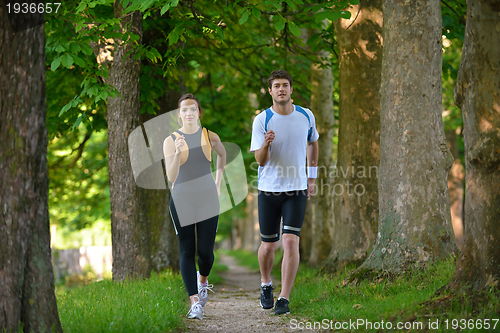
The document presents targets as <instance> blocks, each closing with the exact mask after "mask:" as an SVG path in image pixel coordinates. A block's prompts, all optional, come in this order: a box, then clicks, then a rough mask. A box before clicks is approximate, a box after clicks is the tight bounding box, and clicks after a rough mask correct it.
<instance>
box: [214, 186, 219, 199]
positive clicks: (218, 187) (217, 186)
mask: <svg viewBox="0 0 500 333" xmlns="http://www.w3.org/2000/svg"><path fill="white" fill-rule="evenodd" d="M215 187H217V197H219V198H220V184H218V185H215Z"/></svg>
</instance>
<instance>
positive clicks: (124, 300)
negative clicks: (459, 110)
mask: <svg viewBox="0 0 500 333" xmlns="http://www.w3.org/2000/svg"><path fill="white" fill-rule="evenodd" d="M56 296H57V306H58V309H59V316H60V319H61V324H62V327H63V329H64V331H65V332H89V330H91V331H92V332H134V333H135V332H168V331H173V330H176V329H178V328H182V327H183V324H182V318H183V317H184V316H185V314H186V313H187V311H188V302H187V299H188V298H187V295H186V290H185V288H184V285H183V283H182V279H181V277H180V275H178V274H176V275H174V274H172V273H171V272H167V273H162V274H155V273H152V275H151V278H150V279H148V280H143V281H126V282H119V283H116V282H113V281H111V280H103V281H100V282H96V283H92V284H90V285H88V286H86V287H82V288H75V289H71V290H69V291H67V289H58V290H57V291H56Z"/></svg>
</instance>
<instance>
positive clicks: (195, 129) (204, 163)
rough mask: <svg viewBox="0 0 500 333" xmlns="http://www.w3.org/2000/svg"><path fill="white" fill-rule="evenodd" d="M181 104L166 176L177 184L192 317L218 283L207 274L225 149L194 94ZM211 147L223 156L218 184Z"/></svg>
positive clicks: (174, 203) (176, 217)
mask: <svg viewBox="0 0 500 333" xmlns="http://www.w3.org/2000/svg"><path fill="white" fill-rule="evenodd" d="M178 107H179V110H178V111H177V115H178V120H179V124H181V125H182V127H181V128H179V129H178V130H177V131H175V132H174V133H172V134H171V135H170V136H168V137H167V138H166V139H165V141H164V143H163V153H164V155H165V163H166V170H167V178H168V180H169V182H170V183H171V184H172V191H171V197H170V214H171V216H172V220H173V222H174V226H175V231H176V234H177V237H178V239H179V247H180V266H181V275H182V280H183V281H184V285H185V287H186V291H187V293H188V295H189V298H190V300H191V309H190V310H189V313H188V315H189V318H192V319H193V318H197V319H202V318H203V306H205V304H206V303H207V296H208V290H211V289H210V288H211V287H213V286H212V285H209V284H208V280H207V278H208V275H209V274H210V270H211V269H212V265H213V262H214V253H213V249H214V242H215V234H216V232H217V225H218V219H219V215H218V214H219V195H220V184H221V180H222V177H223V171H224V166H225V164H226V150H225V149H224V146H223V145H222V143H221V140H220V138H219V136H218V135H217V134H215V133H214V132H211V131H208V130H207V129H206V128H204V127H201V126H200V124H199V119H200V117H201V116H202V114H203V110H202V108H201V105H200V102H199V100H198V99H197V98H196V97H195V96H194V95H193V94H185V95H183V96H182V97H181V98H180V99H179V104H178ZM211 149H213V150H214V151H215V152H216V153H217V155H218V157H217V171H216V179H215V182H214V178H213V176H212V173H211V168H210V167H211ZM196 247H197V248H198V267H199V272H198V273H197V272H196V265H195V252H196Z"/></svg>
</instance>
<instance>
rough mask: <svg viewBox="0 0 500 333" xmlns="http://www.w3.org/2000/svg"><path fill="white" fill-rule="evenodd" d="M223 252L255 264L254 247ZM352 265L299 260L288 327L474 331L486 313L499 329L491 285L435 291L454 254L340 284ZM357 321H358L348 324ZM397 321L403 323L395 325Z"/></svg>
mask: <svg viewBox="0 0 500 333" xmlns="http://www.w3.org/2000/svg"><path fill="white" fill-rule="evenodd" d="M228 253H229V254H230V255H233V256H234V257H235V258H237V260H238V262H239V263H240V264H242V265H245V266H247V267H249V268H251V269H255V268H256V267H257V269H258V261H257V256H256V255H255V254H254V253H252V252H244V251H229V252H228ZM280 256H281V255H277V256H276V257H277V259H276V261H275V266H274V268H273V273H274V274H275V277H277V278H279V276H280V275H279V273H278V269H279V268H280V265H279V258H280ZM353 269H354V267H347V268H346V269H344V270H343V271H340V272H337V273H335V274H330V275H328V274H324V273H320V272H319V270H318V269H315V268H311V267H308V266H307V265H305V264H300V267H299V270H298V273H297V277H296V279H295V283H294V287H293V289H292V294H291V296H290V299H291V302H290V310H291V312H292V314H293V317H296V318H297V317H298V318H301V319H300V321H299V320H296V319H291V320H295V321H294V322H292V321H290V328H291V329H299V328H310V329H316V330H322V329H332V330H334V331H343V332H358V331H377V332H379V331H391V332H393V331H397V332H418V331H420V332H425V331H429V332H430V331H432V332H452V331H457V330H460V328H461V330H462V331H467V332H474V331H476V330H477V331H479V330H478V323H481V324H483V325H484V323H485V322H484V319H490V331H491V332H500V321H498V323H497V325H496V328H495V329H493V325H494V324H495V321H494V320H496V319H500V293H499V292H498V291H495V290H491V291H489V292H485V293H482V294H480V295H475V296H474V297H468V298H464V297H462V299H460V297H456V296H453V297H452V296H451V295H449V294H446V293H444V294H442V295H440V296H438V297H436V296H435V292H436V290H438V289H439V288H440V287H442V286H444V285H446V284H447V283H448V282H449V281H450V280H451V278H452V277H453V274H454V272H455V260H454V258H449V259H447V260H445V261H442V262H439V263H435V264H434V265H432V266H430V267H429V268H427V269H425V270H415V271H412V272H408V273H404V274H400V275H397V276H381V277H379V278H375V279H372V280H363V281H360V282H355V283H352V284H345V283H344V282H343V281H344V280H345V278H346V277H347V276H348V274H349V273H350V272H351V271H352V270H353ZM277 292H278V293H279V290H277ZM358 321H359V323H360V325H359V326H353V325H351V323H358ZM382 321H383V323H384V324H382ZM369 323H371V326H370V324H369ZM398 323H401V324H400V325H402V328H403V329H400V330H398V329H397V325H398ZM308 325H309V326H308ZM314 325H316V326H314ZM342 325H344V326H343V327H342ZM389 325H392V330H390V329H388V328H389ZM405 325H406V328H405ZM419 325H421V326H419ZM464 327H465V330H464ZM370 328H371V329H370ZM481 331H482V332H484V331H487V330H484V329H483V330H481Z"/></svg>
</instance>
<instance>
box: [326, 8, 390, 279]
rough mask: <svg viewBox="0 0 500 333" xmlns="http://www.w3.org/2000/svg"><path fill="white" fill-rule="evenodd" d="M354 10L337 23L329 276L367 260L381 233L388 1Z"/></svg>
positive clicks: (327, 265)
mask: <svg viewBox="0 0 500 333" xmlns="http://www.w3.org/2000/svg"><path fill="white" fill-rule="evenodd" d="M349 10H350V11H351V14H352V18H351V19H350V20H342V19H340V20H337V21H336V22H335V31H336V34H337V43H338V50H339V58H340V59H339V80H340V82H339V85H340V103H339V145H338V162H337V170H336V171H337V172H336V178H335V185H334V186H333V190H332V191H333V194H334V198H333V209H334V215H335V224H334V231H333V235H334V241H333V248H332V251H331V253H330V256H329V258H328V260H327V262H326V263H325V268H326V269H327V270H335V269H338V268H340V267H343V266H344V265H346V264H348V263H350V262H353V261H354V262H360V263H361V262H362V261H363V260H365V259H366V257H367V256H368V254H369V253H370V252H371V250H372V248H373V244H374V242H375V237H376V234H377V230H378V177H377V170H378V166H379V163H380V93H379V90H380V80H381V70H382V44H383V43H382V23H383V17H382V0H369V1H365V2H363V4H362V6H361V8H360V6H354V7H353V8H351V9H349ZM358 12H359V14H358ZM356 16H357V18H356ZM355 18H356V19H355ZM353 21H354V23H353ZM351 24H352V26H351ZM349 26H350V27H349Z"/></svg>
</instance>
